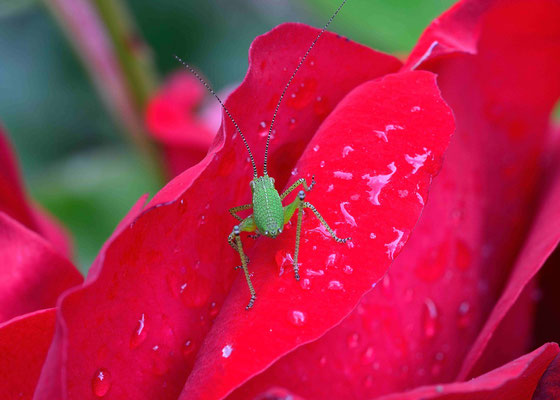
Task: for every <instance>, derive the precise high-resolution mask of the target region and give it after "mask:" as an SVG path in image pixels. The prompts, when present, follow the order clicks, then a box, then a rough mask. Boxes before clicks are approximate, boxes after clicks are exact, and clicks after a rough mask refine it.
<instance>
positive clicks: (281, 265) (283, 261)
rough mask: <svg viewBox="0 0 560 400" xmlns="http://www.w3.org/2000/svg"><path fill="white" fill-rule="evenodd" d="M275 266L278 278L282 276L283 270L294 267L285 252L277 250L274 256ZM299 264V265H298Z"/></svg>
mask: <svg viewBox="0 0 560 400" xmlns="http://www.w3.org/2000/svg"><path fill="white" fill-rule="evenodd" d="M274 260H275V261H276V265H277V266H278V276H282V274H284V269H285V268H286V267H290V266H292V265H294V259H293V257H292V255H291V254H290V253H288V252H287V251H286V250H278V251H277V252H276V255H275V256H274ZM298 264H299V263H298Z"/></svg>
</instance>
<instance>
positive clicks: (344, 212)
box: [340, 201, 358, 227]
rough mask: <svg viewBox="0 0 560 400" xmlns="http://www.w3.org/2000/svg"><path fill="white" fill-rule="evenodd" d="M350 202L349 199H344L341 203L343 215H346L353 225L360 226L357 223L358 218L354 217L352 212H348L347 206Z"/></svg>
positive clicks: (345, 217) (348, 221)
mask: <svg viewBox="0 0 560 400" xmlns="http://www.w3.org/2000/svg"><path fill="white" fill-rule="evenodd" d="M348 204H350V203H349V202H347V201H344V202H342V203H340V211H341V212H342V215H344V219H345V220H346V222H347V223H348V224H349V225H350V226H353V227H356V226H358V224H356V220H355V219H354V217H353V216H352V215H350V213H349V212H348V210H346V208H345V206H347V205H348Z"/></svg>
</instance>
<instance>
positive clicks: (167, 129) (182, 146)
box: [146, 71, 215, 176]
mask: <svg viewBox="0 0 560 400" xmlns="http://www.w3.org/2000/svg"><path fill="white" fill-rule="evenodd" d="M204 95H205V88H204V86H202V85H201V84H200V82H199V81H198V79H196V78H195V77H194V76H192V75H191V74H190V73H189V72H185V71H180V72H178V73H176V74H174V75H172V76H171V77H170V78H169V80H168V81H167V83H166V84H165V86H163V87H162V88H161V90H160V91H159V92H158V93H156V95H155V96H154V97H153V98H152V99H151V100H150V102H149V103H148V105H147V108H146V126H147V129H148V131H149V132H150V133H151V134H152V135H153V136H154V137H155V138H156V139H158V140H159V141H161V142H162V143H163V145H164V149H165V154H166V160H167V163H168V164H169V168H170V171H171V173H172V174H173V176H175V175H178V174H179V173H181V172H183V171H184V170H185V169H187V168H188V167H191V166H193V165H194V164H196V163H197V162H199V161H200V160H202V158H203V157H204V156H205V155H206V153H207V152H208V148H209V147H210V144H211V143H212V140H213V138H214V132H215V131H212V130H211V128H210V123H207V122H206V121H205V120H204V119H203V118H199V117H198V116H197V115H196V112H195V107H196V106H198V105H199V103H200V102H201V101H202V99H203V98H204Z"/></svg>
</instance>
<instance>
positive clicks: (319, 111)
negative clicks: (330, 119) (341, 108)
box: [313, 96, 329, 118]
mask: <svg viewBox="0 0 560 400" xmlns="http://www.w3.org/2000/svg"><path fill="white" fill-rule="evenodd" d="M313 111H314V112H315V114H316V115H317V116H318V117H320V118H322V117H325V116H326V115H327V114H328V113H329V102H328V101H327V99H326V98H324V97H322V96H317V97H316V98H315V102H314V103H313Z"/></svg>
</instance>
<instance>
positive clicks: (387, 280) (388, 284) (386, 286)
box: [381, 274, 391, 291]
mask: <svg viewBox="0 0 560 400" xmlns="http://www.w3.org/2000/svg"><path fill="white" fill-rule="evenodd" d="M381 285H382V287H383V289H384V290H386V291H387V290H389V289H390V287H391V278H389V274H385V275H384V276H383V280H382V281H381Z"/></svg>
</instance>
